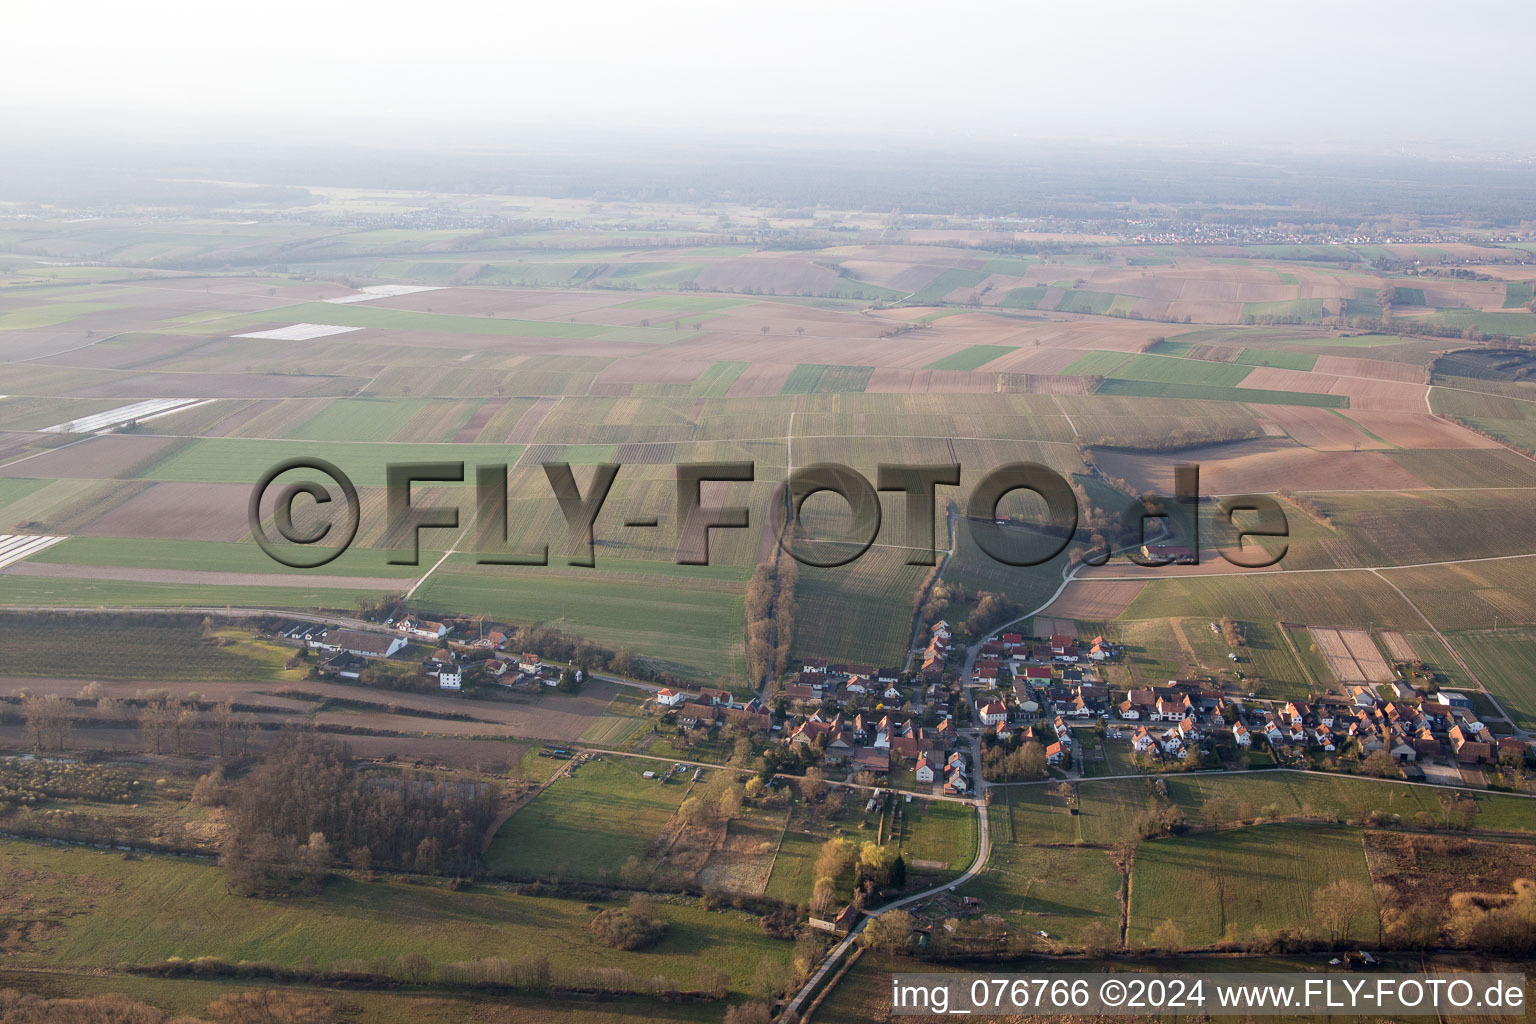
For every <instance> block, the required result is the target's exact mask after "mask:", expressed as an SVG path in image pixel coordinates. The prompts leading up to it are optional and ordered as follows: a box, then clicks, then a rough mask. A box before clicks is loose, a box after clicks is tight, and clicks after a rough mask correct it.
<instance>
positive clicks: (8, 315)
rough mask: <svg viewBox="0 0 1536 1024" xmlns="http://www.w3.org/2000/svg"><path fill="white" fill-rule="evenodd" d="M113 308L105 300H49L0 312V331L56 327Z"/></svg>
mask: <svg viewBox="0 0 1536 1024" xmlns="http://www.w3.org/2000/svg"><path fill="white" fill-rule="evenodd" d="M114 308H116V307H114V306H113V305H112V304H111V303H105V302H50V303H48V304H47V305H43V306H27V307H25V308H23V309H13V310H10V311H9V312H5V313H0V331H26V330H37V329H39V328H43V327H57V326H58V325H59V324H67V323H69V322H70V321H71V320H74V319H76V318H78V317H82V316H85V315H86V314H87V313H99V312H101V311H102V310H104V309H114Z"/></svg>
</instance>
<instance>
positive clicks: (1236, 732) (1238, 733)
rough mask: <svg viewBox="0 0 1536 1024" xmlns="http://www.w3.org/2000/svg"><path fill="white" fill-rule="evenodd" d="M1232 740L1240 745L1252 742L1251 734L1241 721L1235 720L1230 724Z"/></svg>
mask: <svg viewBox="0 0 1536 1024" xmlns="http://www.w3.org/2000/svg"><path fill="white" fill-rule="evenodd" d="M1232 741H1233V742H1234V743H1236V744H1237V745H1238V746H1240V747H1246V746H1248V745H1250V744H1251V743H1253V734H1252V733H1250V732H1249V731H1248V727H1247V726H1246V725H1244V724H1243V723H1242V722H1235V723H1233V725H1232Z"/></svg>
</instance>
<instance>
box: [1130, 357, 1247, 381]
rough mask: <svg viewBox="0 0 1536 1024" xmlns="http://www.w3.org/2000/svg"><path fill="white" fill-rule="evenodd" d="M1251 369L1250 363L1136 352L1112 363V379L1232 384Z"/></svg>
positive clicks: (1240, 379)
mask: <svg viewBox="0 0 1536 1024" xmlns="http://www.w3.org/2000/svg"><path fill="white" fill-rule="evenodd" d="M1252 369H1253V368H1252V367H1251V366H1239V365H1237V364H1236V363H1212V362H1207V361H1205V360H1200V359H1175V358H1171V357H1169V356H1149V355H1138V356H1132V357H1131V358H1130V359H1129V360H1127V361H1126V362H1124V363H1121V364H1120V365H1119V366H1117V367H1115V369H1114V379H1116V380H1136V381H1150V382H1153V383H1163V384H1200V385H1204V386H1206V387H1217V388H1235V387H1236V386H1237V385H1238V383H1239V382H1241V381H1242V379H1243V378H1244V377H1246V376H1248V374H1249V373H1250V372H1252Z"/></svg>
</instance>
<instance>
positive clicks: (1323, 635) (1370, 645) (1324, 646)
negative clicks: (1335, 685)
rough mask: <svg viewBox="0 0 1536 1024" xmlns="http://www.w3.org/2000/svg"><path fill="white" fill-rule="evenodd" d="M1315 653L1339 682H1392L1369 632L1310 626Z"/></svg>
mask: <svg viewBox="0 0 1536 1024" xmlns="http://www.w3.org/2000/svg"><path fill="white" fill-rule="evenodd" d="M1310 629H1311V633H1312V639H1314V640H1316V641H1317V648H1318V650H1320V651H1322V653H1323V657H1324V658H1326V659H1328V668H1329V669H1330V670H1331V671H1332V672H1333V674H1334V676H1336V677H1337V678H1338V680H1339V682H1341V683H1385V682H1390V681H1391V679H1392V670H1391V669H1390V668H1388V667H1387V663H1386V661H1385V660H1384V659H1383V658H1382V656H1381V652H1380V651H1378V650H1377V649H1376V644H1375V643H1374V642H1373V641H1372V640H1371V636H1370V634H1369V633H1366V632H1364V631H1363V630H1358V629H1322V628H1320V627H1317V626H1312V627H1310Z"/></svg>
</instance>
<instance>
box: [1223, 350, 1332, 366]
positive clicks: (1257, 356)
mask: <svg viewBox="0 0 1536 1024" xmlns="http://www.w3.org/2000/svg"><path fill="white" fill-rule="evenodd" d="M1237 361H1238V362H1239V363H1243V364H1245V365H1248V366H1278V367H1281V368H1283V369H1286V370H1310V369H1312V367H1313V366H1314V365H1316V363H1317V355H1316V353H1313V352H1287V351H1285V350H1284V349H1278V348H1245V349H1243V350H1242V352H1240V353H1239V354H1238V357H1237Z"/></svg>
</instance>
